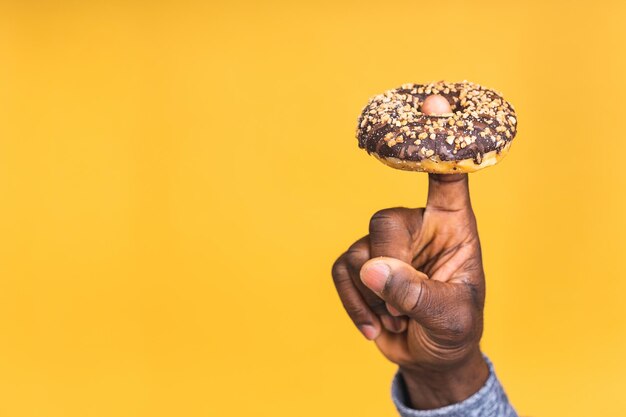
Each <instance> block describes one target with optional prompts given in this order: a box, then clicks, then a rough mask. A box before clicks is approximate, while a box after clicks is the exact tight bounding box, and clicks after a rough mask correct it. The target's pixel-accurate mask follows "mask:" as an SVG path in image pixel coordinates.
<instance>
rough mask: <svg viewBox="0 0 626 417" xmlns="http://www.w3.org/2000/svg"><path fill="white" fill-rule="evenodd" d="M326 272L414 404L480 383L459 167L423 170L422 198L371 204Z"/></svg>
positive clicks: (474, 261)
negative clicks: (418, 202) (361, 226)
mask: <svg viewBox="0 0 626 417" xmlns="http://www.w3.org/2000/svg"><path fill="white" fill-rule="evenodd" d="M332 275H333V280H334V283H335V286H336V288H337V291H338V293H339V297H340V299H341V301H342V303H343V305H344V307H345V309H346V311H347V312H348V315H349V316H350V318H351V319H352V321H353V322H354V324H355V325H356V326H357V327H358V328H359V330H360V331H361V332H362V333H363V335H364V336H365V337H366V338H367V339H370V340H374V341H375V343H376V345H377V346H378V348H379V349H380V351H381V352H382V353H383V354H384V355H385V356H386V357H387V358H388V359H389V360H391V361H392V362H394V363H396V364H398V365H399V367H400V372H401V374H402V376H403V379H404V381H405V384H406V387H407V390H408V394H409V397H410V400H411V403H412V404H411V405H412V406H413V407H414V408H417V409H431V408H438V407H442V406H445V405H449V404H453V403H457V402H459V401H462V400H464V399H465V398H467V397H469V396H470V395H472V394H473V393H475V392H476V391H478V389H479V388H480V387H481V386H482V385H483V384H484V383H485V381H486V379H487V377H488V374H489V371H488V367H487V365H486V363H485V360H484V359H483V357H482V354H481V352H480V349H479V346H478V343H479V341H480V338H481V335H482V330H483V306H484V301H485V277H484V272H483V266H482V259H481V251H480V242H479V239H478V231H477V228H476V218H475V217H474V213H473V211H472V207H471V204H470V197H469V189H468V178H467V175H436V174H430V175H429V188H428V201H427V204H426V207H425V208H417V209H408V208H391V209H385V210H381V211H379V212H377V213H376V214H374V216H373V217H372V218H371V220H370V224H369V235H367V236H365V237H363V238H362V239H360V240H358V241H357V242H355V243H354V244H353V245H352V246H351V247H350V248H349V249H348V250H347V251H346V252H345V253H344V254H343V255H341V256H340V257H339V259H337V261H336V262H335V264H334V265H333V270H332Z"/></svg>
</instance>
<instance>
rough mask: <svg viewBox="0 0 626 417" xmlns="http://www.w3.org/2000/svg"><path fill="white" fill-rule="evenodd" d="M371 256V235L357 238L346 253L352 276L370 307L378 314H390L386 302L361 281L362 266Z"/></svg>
mask: <svg viewBox="0 0 626 417" xmlns="http://www.w3.org/2000/svg"><path fill="white" fill-rule="evenodd" d="M370 258H371V255H370V240H369V236H365V237H363V238H361V239H359V240H357V241H356V242H355V243H354V244H353V245H352V246H350V248H349V249H348V250H347V251H346V253H345V254H344V259H345V262H346V267H347V268H348V273H349V274H350V278H351V279H352V282H353V283H354V286H355V287H356V288H357V290H359V292H360V293H361V296H362V297H363V299H364V300H365V302H366V303H367V305H368V306H369V308H370V309H371V310H372V311H373V312H374V313H375V314H377V315H383V314H389V313H388V311H387V309H386V308H385V302H384V301H383V300H382V299H381V298H380V297H379V296H377V295H376V294H374V293H373V292H372V290H370V289H369V288H367V287H366V286H365V284H363V282H362V281H361V276H360V274H361V267H362V266H363V265H364V264H365V262H367V261H369V260H370Z"/></svg>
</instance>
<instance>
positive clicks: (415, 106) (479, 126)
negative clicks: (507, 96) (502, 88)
mask: <svg viewBox="0 0 626 417" xmlns="http://www.w3.org/2000/svg"><path fill="white" fill-rule="evenodd" d="M428 92H429V93H430V94H429V93H428ZM434 93H436V94H439V95H442V96H443V97H445V98H446V99H447V100H448V102H449V103H450V106H451V108H452V111H453V113H452V114H449V115H443V116H428V115H425V114H423V113H421V104H422V103H423V102H424V99H425V98H426V97H428V96H429V95H431V94H434ZM463 98H465V99H464V100H463ZM386 99H388V100H386ZM384 100H386V101H384ZM383 103H384V104H383ZM407 105H408V106H410V109H409V110H410V112H411V117H410V118H409V120H407V119H406V117H404V118H403V116H402V113H404V114H405V115H406V114H407V113H406V109H408V108H407V107H406V106H407ZM381 109H382V111H381ZM385 115H387V116H385ZM381 118H383V119H385V118H386V119H388V120H386V121H385V122H382V121H381ZM450 119H453V122H454V124H453V125H450ZM400 121H401V122H400ZM435 121H438V122H443V125H444V127H443V128H440V127H439V126H437V125H433V123H434V122H435ZM459 121H460V122H462V123H461V124H462V126H458V125H457V122H459ZM398 122H399V123H403V126H398V125H397V123H398ZM469 122H471V123H469ZM358 126H359V127H358V128H357V138H358V141H359V147H360V148H364V149H366V150H367V152H368V153H376V154H377V155H379V156H381V157H383V158H386V157H394V158H399V159H402V160H408V161H421V160H422V159H426V158H432V157H435V156H438V157H439V158H440V159H441V160H443V161H459V160H463V159H473V160H474V162H475V163H477V164H479V163H480V162H481V160H482V156H483V155H484V154H485V153H487V152H490V151H494V150H495V151H496V152H497V153H499V152H500V151H501V150H502V149H503V148H504V147H505V146H506V144H507V143H509V142H511V141H512V140H513V138H514V137H515V134H516V132H517V119H516V115H515V111H514V109H513V107H512V106H511V105H510V104H509V103H508V102H506V101H505V100H504V98H503V97H502V96H501V95H500V94H498V93H497V92H495V91H493V90H490V89H487V88H484V87H482V86H480V85H478V84H474V83H468V82H462V83H445V82H439V83H431V84H408V85H406V84H405V85H404V86H402V87H400V88H397V89H395V90H389V91H388V92H386V93H385V94H381V95H378V96H376V97H373V98H372V99H371V100H370V102H369V103H368V105H367V106H366V107H365V108H364V109H363V112H362V113H361V116H360V117H359V120H358ZM404 126H406V127H407V128H408V131H407V129H406V128H404V130H403V127H404ZM432 126H436V127H435V129H434V139H431V134H432V131H430V133H429V128H430V127H432ZM422 133H427V134H428V137H427V138H424V139H421V140H417V144H416V136H418V135H420V134H422ZM422 136H423V135H422ZM450 136H453V137H454V138H450ZM390 138H391V139H393V141H390ZM464 138H467V139H468V142H469V143H466V145H465V146H464V147H461V146H460V145H459V143H460V142H463V141H464ZM398 139H399V140H398ZM453 139H454V140H456V142H453V143H449V141H452V140H453ZM389 143H391V144H392V146H389ZM430 150H432V151H433V153H432V154H431V153H430V152H428V151H430ZM427 155H428V156H427Z"/></svg>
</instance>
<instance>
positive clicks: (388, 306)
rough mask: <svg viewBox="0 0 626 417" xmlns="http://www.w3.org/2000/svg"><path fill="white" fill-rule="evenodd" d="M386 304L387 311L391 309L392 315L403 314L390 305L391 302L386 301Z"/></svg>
mask: <svg viewBox="0 0 626 417" xmlns="http://www.w3.org/2000/svg"><path fill="white" fill-rule="evenodd" d="M385 305H386V306H387V311H389V314H391V315H392V316H396V317H399V316H402V313H401V312H399V311H398V310H396V308H395V307H394V306H392V305H390V304H389V303H386V304H385Z"/></svg>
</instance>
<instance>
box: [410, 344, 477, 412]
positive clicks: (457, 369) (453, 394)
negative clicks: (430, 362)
mask: <svg viewBox="0 0 626 417" xmlns="http://www.w3.org/2000/svg"><path fill="white" fill-rule="evenodd" d="M400 373H401V374H402V378H403V380H404V383H405V386H406V390H407V394H408V399H409V405H410V406H411V407H412V408H414V409H416V410H430V409H435V408H441V407H445V406H447V405H450V404H456V403H459V402H461V401H463V400H465V399H467V398H469V397H470V396H471V395H473V394H474V393H476V392H478V390H480V388H481V387H482V386H483V385H484V384H485V382H486V381H487V378H488V377H489V367H488V365H487V363H486V362H485V359H484V357H483V356H482V354H481V352H480V349H478V347H476V349H474V350H473V351H472V353H471V354H470V355H468V357H467V358H466V359H465V360H463V361H462V362H459V363H456V364H455V365H454V366H446V367H442V368H441V369H434V368H428V369H422V368H413V367H412V368H407V367H400Z"/></svg>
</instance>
